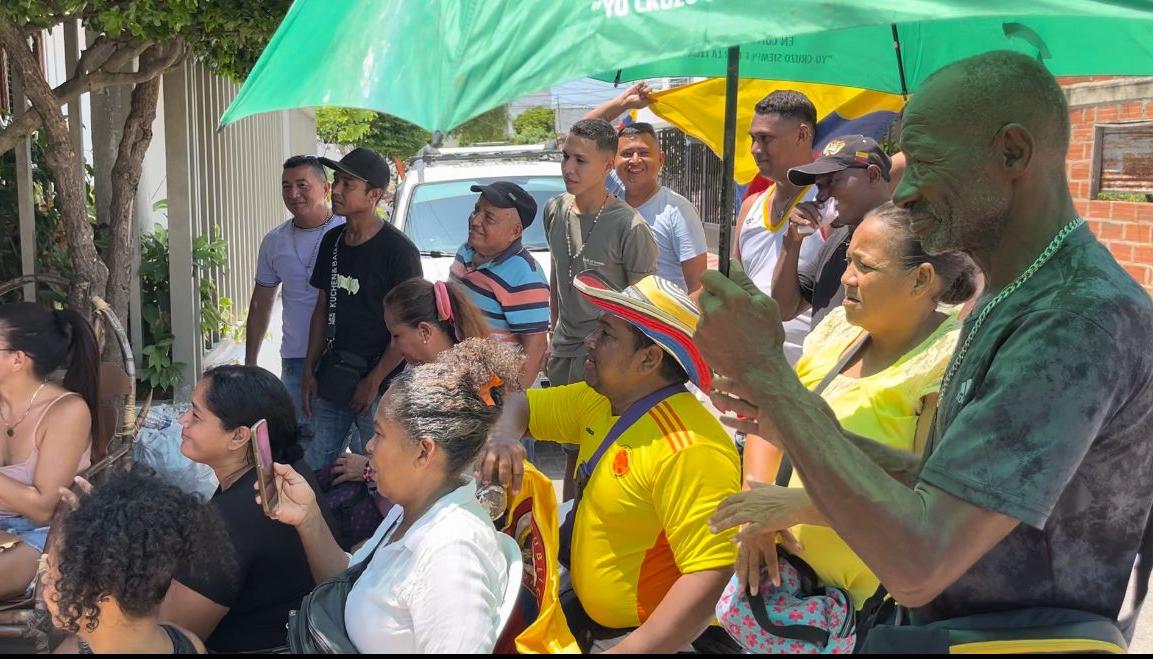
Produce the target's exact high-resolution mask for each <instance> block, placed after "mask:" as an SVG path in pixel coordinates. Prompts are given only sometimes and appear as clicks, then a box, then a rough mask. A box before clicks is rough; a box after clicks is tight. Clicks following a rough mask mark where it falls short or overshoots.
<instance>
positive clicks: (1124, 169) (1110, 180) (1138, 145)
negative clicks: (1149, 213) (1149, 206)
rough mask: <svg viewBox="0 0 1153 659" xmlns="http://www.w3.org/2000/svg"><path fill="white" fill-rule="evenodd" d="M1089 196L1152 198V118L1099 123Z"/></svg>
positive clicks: (1141, 199) (1132, 198)
mask: <svg viewBox="0 0 1153 659" xmlns="http://www.w3.org/2000/svg"><path fill="white" fill-rule="evenodd" d="M1092 172H1093V176H1092V189H1091V191H1090V198H1093V199H1097V198H1098V197H1099V196H1100V195H1102V194H1105V195H1110V196H1122V197H1125V199H1124V200H1125V201H1153V121H1131V122H1124V123H1109V124H1097V126H1096V127H1095V128H1094V134H1093V169H1092Z"/></svg>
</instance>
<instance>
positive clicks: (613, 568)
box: [478, 272, 740, 653]
mask: <svg viewBox="0 0 1153 659" xmlns="http://www.w3.org/2000/svg"><path fill="white" fill-rule="evenodd" d="M574 283H575V286H576V288H577V290H578V291H579V292H580V294H581V295H582V296H583V297H584V298H585V299H586V300H587V301H588V302H589V303H591V304H592V305H594V306H595V307H597V308H598V309H599V310H600V311H601V312H603V313H602V315H601V317H600V319H599V320H598V321H597V326H596V329H595V330H594V331H593V333H592V334H591V335H590V336H589V337H588V339H587V340H586V343H587V345H588V348H589V353H588V357H587V359H586V361H585V365H584V366H585V381H584V382H579V383H576V384H570V385H566V386H559V387H551V388H548V389H533V390H530V391H529V392H527V395H526V394H523V393H522V394H519V395H518V396H517V397H515V398H513V399H510V400H509V401H507V402H506V404H505V412H504V414H503V416H502V418H501V420H500V421H499V422H498V424H497V426H496V428H494V430H493V433H492V437H493V438H492V439H491V440H490V443H489V447H488V449H486V451H484V452H483V453H482V456H481V459H480V462H479V463H478V464H480V466H481V475H482V477H484V478H491V477H492V476H493V475H494V474H496V475H498V476H499V479H500V481H501V482H504V483H509V482H510V481H511V483H512V487H513V489H514V490H515V489H517V488H518V487H519V485H520V476H521V474H520V470H521V464H522V463H521V458H522V456H523V449H522V448H521V443H520V440H521V438H522V437H525V436H531V437H536V438H548V439H550V440H555V441H558V442H561V443H564V444H570V445H576V446H579V447H580V459H579V462H580V465H579V467H578V471H577V474H578V475H577V486H578V489H577V498H576V501H575V503H574V506H573V511H572V512H571V513H570V515H569V517H568V519H567V520H566V521H565V523H564V524H563V525H562V528H561V536H562V538H561V562H562V563H563V564H567V565H568V567H569V569H570V576H571V579H572V589H573V590H572V592H571V593H570V594H569V595H568V596H566V595H563V594H562V598H561V599H562V603H563V605H564V608H565V615H566V617H567V619H568V622H569V626H570V628H571V629H572V631H573V633H574V635H575V636H576V637H577V640H578V642H580V643H581V645H582V647H583V648H584V649H585V650H586V651H588V650H589V649H590V648H591V649H597V650H604V649H607V648H609V647H613V648H614V651H619V652H638V653H639V652H646V653H647V652H676V651H678V650H681V649H684V648H686V647H688V646H689V645H690V644H691V645H693V646H694V647H695V648H696V649H697V650H704V649H705V648H706V646H707V647H712V648H713V649H717V643H723V642H725V641H727V636H725V634H724V632H723V631H722V630H720V628H709V625H710V623H711V622H712V620H713V607H714V605H715V604H716V602H717V599H718V598H719V597H720V595H721V591H722V590H723V589H724V587H725V584H726V583H727V582H728V579H729V577H730V576H731V573H732V565H733V562H734V560H735V559H736V548H735V545H733V544H732V541H731V536H723V535H718V536H711V534H710V533H708V531H707V527H706V526H705V524H706V520H707V519H708V517H709V515H710V514H711V513H712V512H713V511H714V510H715V508H716V506H717V505H718V504H719V503H720V501H721V500H723V499H724V498H725V497H726V496H728V495H730V494H733V493H735V492H737V491H739V490H740V463H739V460H738V457H737V452H736V449H735V448H734V447H733V442H732V440H731V439H730V438H729V436H728V435H727V434H726V433H725V431H724V429H723V428H722V427H721V426H720V424H719V423H718V422H717V420H716V419H715V418H714V417H713V416H712V414H710V413H709V411H708V410H707V409H706V408H705V407H704V406H703V405H702V404H701V402H700V401H698V400H697V398H696V397H695V396H693V394H691V393H689V392H688V390H687V389H686V388H685V384H686V383H687V382H690V381H691V382H692V383H693V384H695V385H696V386H698V387H700V388H701V389H703V390H706V391H707V390H708V389H709V387H710V371H709V367H708V365H707V364H705V362H704V360H703V359H702V358H701V355H700V352H698V351H697V348H696V346H695V345H693V342H692V338H691V337H692V333H693V331H694V329H695V327H696V324H697V318H698V312H697V308H696V306H695V305H694V304H693V302H692V301H691V300H690V299H689V298H688V297H687V296H686V295H685V293H684V292H683V291H681V290H680V289H679V288H677V287H676V286H674V285H673V284H671V283H669V282H668V281H666V280H663V279H661V278H660V277H657V276H655V275H650V276H648V277H645V278H644V279H642V280H641V281H639V282H637V283H636V284H634V285H632V286H629V287H628V288H626V289H624V290H623V291H617V290H616V289H615V288H614V287H613V286H611V285H610V284H609V283H608V282H607V281H605V280H604V279H603V278H601V277H600V276H599V275H597V274H596V273H594V272H585V273H583V274H580V275H578V276H577V277H576V280H575V282H574ZM566 540H571V542H566ZM566 548H567V549H570V550H571V551H566ZM566 554H567V556H566ZM566 559H567V560H566Z"/></svg>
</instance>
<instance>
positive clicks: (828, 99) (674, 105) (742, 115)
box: [650, 78, 905, 184]
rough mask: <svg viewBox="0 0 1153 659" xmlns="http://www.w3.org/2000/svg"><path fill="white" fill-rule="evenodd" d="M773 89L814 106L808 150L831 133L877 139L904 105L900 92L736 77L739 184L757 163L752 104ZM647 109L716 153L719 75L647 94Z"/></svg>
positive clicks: (721, 116) (721, 119)
mask: <svg viewBox="0 0 1153 659" xmlns="http://www.w3.org/2000/svg"><path fill="white" fill-rule="evenodd" d="M778 89H792V90H795V91H798V92H801V93H802V94H804V95H805V96H808V97H809V100H811V101H812V102H813V105H815V106H817V136H816V137H817V139H816V140H815V143H814V144H813V150H814V151H816V152H817V153H820V152H821V150H822V149H824V148H825V144H827V143H828V141H829V140H831V139H832V138H834V137H837V136H840V135H866V136H868V137H872V138H873V139H876V140H880V139H881V138H883V137H884V136H885V133H887V132H888V130H889V126H891V125H892V124H893V121H894V120H896V118H897V114H898V113H899V112H900V111H901V109H902V108H903V107H905V99H904V98H903V97H902V96H901V95H900V94H885V93H882V92H876V91H872V90H869V89H859V88H856V87H840V86H838V85H821V84H816V83H804V82H786V81H782V80H754V79H741V80H739V81H738V82H737V141H736V145H737V146H736V151H737V154H736V155H737V159H736V163H735V169H734V178H735V179H736V180H737V182H738V183H741V184H745V183H748V182H749V181H751V180H752V179H753V177H754V176H756V175H757V164H756V163H755V162H753V156H752V155H751V154H750V153H749V148H748V142H749V138H748V134H747V132H748V128H749V124H750V123H751V122H752V120H753V112H754V110H753V108H754V106H755V105H756V104H757V102H758V101H760V100H761V99H762V98H764V97H765V96H768V95H769V94H770V93H772V92H774V91H776V90H778ZM653 99H654V102H653V104H652V105H651V106H650V109H651V110H652V111H653V113H655V114H656V115H657V116H659V117H661V118H662V119H664V120H665V121H667V122H669V123H670V124H673V125H674V126H676V127H677V128H680V129H681V130H683V131H684V132H685V133H687V134H689V135H692V136H693V137H695V138H697V139H699V140H700V141H702V142H704V143H705V144H707V145H708V146H709V148H710V149H712V150H713V153H715V154H717V156H718V157H720V156H721V155H722V151H723V147H722V142H723V141H724V134H725V101H724V99H725V79H724V78H712V79H709V80H704V81H701V82H697V83H693V84H691V85H685V86H683V87H674V88H673V89H668V90H665V91H663V92H657V93H655V94H653Z"/></svg>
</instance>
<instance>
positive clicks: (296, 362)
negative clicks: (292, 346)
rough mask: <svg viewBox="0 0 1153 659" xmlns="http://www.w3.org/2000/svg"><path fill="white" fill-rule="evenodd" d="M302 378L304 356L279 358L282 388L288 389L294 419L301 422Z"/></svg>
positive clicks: (302, 412) (302, 411)
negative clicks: (294, 415) (294, 412)
mask: <svg viewBox="0 0 1153 659" xmlns="http://www.w3.org/2000/svg"><path fill="white" fill-rule="evenodd" d="M303 378H304V357H281V358H280V381H281V382H283V383H284V388H285V389H288V395H289V397H290V398H292V407H293V408H295V409H296V420H297V421H298V422H301V423H303V422H304V407H303V406H302V405H301V402H300V384H301V382H300V381H301V380H302V379H303Z"/></svg>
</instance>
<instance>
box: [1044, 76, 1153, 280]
mask: <svg viewBox="0 0 1153 659" xmlns="http://www.w3.org/2000/svg"><path fill="white" fill-rule="evenodd" d="M1061 83H1062V86H1063V87H1064V88H1065V90H1066V94H1067V95H1068V97H1069V101H1070V109H1069V121H1070V124H1071V126H1072V135H1071V138H1070V141H1069V154H1068V158H1067V160H1066V166H1065V167H1066V172H1067V174H1068V177H1069V188H1070V191H1071V192H1072V194H1073V199H1074V201H1075V203H1076V205H1077V212H1079V213H1080V214H1081V216H1082V217H1084V218H1085V219H1086V220H1088V222H1089V226H1090V228H1091V229H1092V230H1093V232H1094V233H1095V234H1096V235H1097V237H1098V238H1100V239H1101V241H1102V242H1104V243H1105V245H1107V246H1108V247H1109V250H1110V251H1112V252H1113V255H1114V256H1115V257H1116V258H1117V260H1118V261H1119V262H1120V263H1121V265H1122V266H1124V267H1125V269H1126V270H1127V271H1128V272H1129V274H1131V275H1133V278H1134V279H1136V280H1137V282H1138V283H1139V284H1141V285H1143V286H1144V287H1145V289H1146V290H1148V291H1149V292H1150V293H1153V203H1148V202H1146V203H1141V202H1124V201H1103V200H1097V199H1090V192H1091V189H1090V188H1091V185H1092V175H1093V172H1092V168H1093V138H1094V127H1095V126H1096V124H1098V123H1106V122H1118V121H1140V120H1150V121H1153V92H1151V88H1153V85H1151V84H1150V80H1149V79H1148V78H1145V79H1121V78H1115V77H1112V76H1086V77H1079V78H1062V79H1061Z"/></svg>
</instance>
